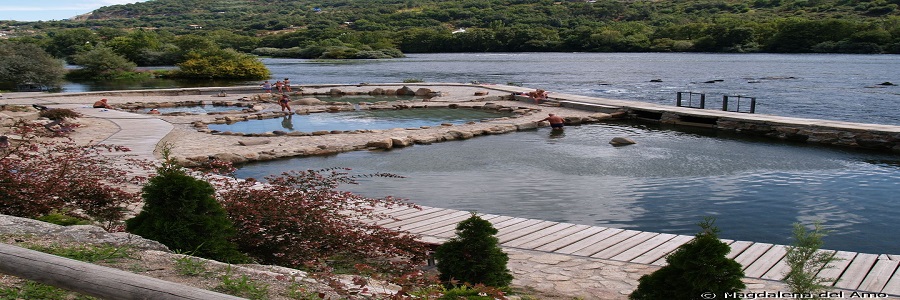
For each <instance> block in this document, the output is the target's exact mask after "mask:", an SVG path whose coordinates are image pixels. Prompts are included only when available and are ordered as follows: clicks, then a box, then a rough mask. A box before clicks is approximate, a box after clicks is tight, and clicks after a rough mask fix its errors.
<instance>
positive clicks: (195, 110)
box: [142, 104, 246, 115]
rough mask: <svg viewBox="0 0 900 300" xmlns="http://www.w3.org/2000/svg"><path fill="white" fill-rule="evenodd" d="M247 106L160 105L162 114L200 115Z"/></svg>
mask: <svg viewBox="0 0 900 300" xmlns="http://www.w3.org/2000/svg"><path fill="white" fill-rule="evenodd" d="M245 108H246V107H238V106H228V105H212V104H204V105H193V106H175V107H159V108H157V110H159V112H160V113H162V114H167V113H175V112H182V113H191V114H198V115H205V114H207V113H211V112H226V111H241V110H242V109H245ZM150 109H151V108H145V109H143V110H142V112H143V113H147V112H148V111H150Z"/></svg>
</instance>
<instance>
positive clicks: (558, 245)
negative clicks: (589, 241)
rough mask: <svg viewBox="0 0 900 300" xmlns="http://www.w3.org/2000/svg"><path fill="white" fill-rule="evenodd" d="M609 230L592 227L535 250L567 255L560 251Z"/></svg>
mask: <svg viewBox="0 0 900 300" xmlns="http://www.w3.org/2000/svg"><path fill="white" fill-rule="evenodd" d="M608 229H609V228H605V227H591V228H587V229H585V230H582V231H579V232H576V233H573V234H571V235H568V236H565V237H563V238H561V239H557V240H555V241H553V242H550V243H547V244H544V245H541V246H539V247H537V248H535V250H538V251H551V252H559V253H565V252H562V251H559V250H562V249H563V248H565V247H568V246H570V245H572V244H574V243H578V242H580V241H581V240H584V239H586V238H588V237H590V236H593V235H595V234H598V233H600V232H603V231H605V230H608ZM620 230H621V229H620Z"/></svg>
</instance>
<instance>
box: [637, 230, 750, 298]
mask: <svg viewBox="0 0 900 300" xmlns="http://www.w3.org/2000/svg"><path fill="white" fill-rule="evenodd" d="M714 223H715V219H714V218H706V219H705V220H704V221H703V222H700V224H699V225H700V228H702V229H703V231H701V232H700V233H698V234H697V235H696V236H695V237H694V239H693V240H692V241H690V242H688V243H687V244H684V245H681V246H680V247H678V249H677V250H675V252H674V253H672V254H671V255H669V256H668V257H666V262H667V263H668V265H666V266H665V267H662V268H661V269H659V270H656V272H653V273H651V274H648V275H644V276H641V278H640V279H639V280H638V282H639V284H638V288H637V290H635V291H634V292H633V293H631V295H630V296H629V297H628V298H629V299H633V300H637V299H713V298H717V299H721V298H722V297H724V294H725V293H735V292H739V291H741V290H742V289H744V287H745V286H744V283H743V282H741V278H742V277H744V271H743V270H742V268H741V265H740V264H738V263H737V262H736V261H734V259H730V258H728V257H726V256H725V255H727V254H728V252H729V251H731V247H729V246H728V244H725V243H723V242H722V241H720V240H719V237H718V231H719V229H718V228H716V227H715V226H714V225H713V224H714Z"/></svg>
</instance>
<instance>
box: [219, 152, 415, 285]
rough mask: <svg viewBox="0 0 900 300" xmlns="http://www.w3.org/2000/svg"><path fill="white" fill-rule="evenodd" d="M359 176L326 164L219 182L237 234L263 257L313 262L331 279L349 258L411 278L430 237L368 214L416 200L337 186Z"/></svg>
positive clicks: (377, 271) (399, 279) (242, 245)
mask: <svg viewBox="0 0 900 300" xmlns="http://www.w3.org/2000/svg"><path fill="white" fill-rule="evenodd" d="M368 176H387V177H391V176H394V175H390V174H372V175H368ZM356 177H358V176H351V175H349V174H347V173H346V172H345V169H327V170H308V171H292V172H289V173H283V174H281V175H278V176H269V177H266V182H265V183H261V182H258V181H256V180H254V179H247V180H240V181H239V180H234V179H224V178H222V177H217V178H219V179H218V180H216V181H215V182H216V183H217V185H218V186H219V193H218V195H219V197H220V200H221V203H222V205H223V206H224V207H225V210H226V211H227V212H228V215H229V217H230V218H231V220H232V222H233V224H234V226H235V229H237V232H238V234H237V235H236V236H235V238H234V241H235V242H236V243H237V244H238V245H239V249H240V250H241V251H243V252H244V253H247V254H248V255H249V256H251V257H253V258H254V259H256V260H258V261H260V262H261V263H265V264H276V265H280V266H287V267H295V268H296V267H301V268H308V269H311V270H314V271H315V272H317V273H319V274H322V275H323V276H322V278H323V279H326V280H328V279H329V278H332V279H333V278H334V277H333V276H330V273H331V267H329V265H331V266H333V265H342V266H347V265H350V266H353V267H354V268H355V269H356V270H357V271H358V272H365V273H366V275H369V276H372V277H377V278H378V277H380V278H379V279H383V280H388V281H391V282H395V283H397V284H401V285H406V284H412V283H411V282H414V281H415V280H418V279H417V278H418V277H419V276H421V272H420V271H419V270H418V267H419V266H421V265H422V264H424V261H425V259H426V258H427V257H426V251H425V247H424V245H423V244H422V243H420V242H418V241H416V239H415V236H413V235H410V234H409V233H407V232H402V231H395V230H391V229H388V228H384V227H382V226H380V225H377V224H373V223H372V222H371V221H367V220H379V219H384V218H386V217H387V216H386V215H384V214H380V213H376V212H375V208H376V207H395V206H401V205H403V206H411V207H414V206H413V205H411V204H408V203H406V202H405V201H402V200H401V199H397V198H393V197H386V198H378V199H375V198H367V197H363V196H360V195H356V194H352V193H348V192H341V191H337V190H336V189H337V187H338V185H339V184H353V183H355V181H354V178H356ZM326 262H327V265H325V264H323V263H326ZM360 282H362V281H360ZM332 283H335V284H339V283H338V281H332ZM332 287H335V286H332ZM335 288H336V289H340V288H341V287H335Z"/></svg>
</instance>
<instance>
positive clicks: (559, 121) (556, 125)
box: [538, 114, 566, 129]
mask: <svg viewBox="0 0 900 300" xmlns="http://www.w3.org/2000/svg"><path fill="white" fill-rule="evenodd" d="M543 121H547V122H550V128H553V129H562V128H563V126H565V123H566V120H565V119H563V118H562V117H560V116H557V115H555V114H550V116H548V117H546V118H544V119H542V120H540V121H538V122H543Z"/></svg>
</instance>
